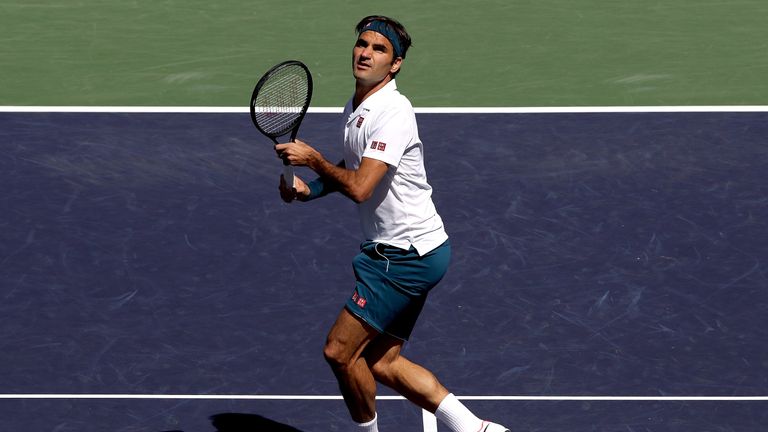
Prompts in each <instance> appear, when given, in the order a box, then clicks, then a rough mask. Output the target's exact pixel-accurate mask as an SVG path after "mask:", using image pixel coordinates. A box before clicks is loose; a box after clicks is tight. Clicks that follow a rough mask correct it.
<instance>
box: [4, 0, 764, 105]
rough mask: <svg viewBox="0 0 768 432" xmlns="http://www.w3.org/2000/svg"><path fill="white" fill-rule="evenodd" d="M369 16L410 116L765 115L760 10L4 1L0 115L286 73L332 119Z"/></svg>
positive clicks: (687, 3) (676, 1)
mask: <svg viewBox="0 0 768 432" xmlns="http://www.w3.org/2000/svg"><path fill="white" fill-rule="evenodd" d="M373 13H382V14H386V15H391V16H393V17H395V18H397V19H399V20H400V21H402V22H403V23H404V24H405V25H406V27H407V28H408V30H409V32H410V33H411V35H412V36H413V39H414V47H413V48H412V50H411V51H410V52H409V56H408V59H407V60H406V63H405V64H404V69H403V72H402V73H401V75H400V76H399V77H398V83H399V86H400V88H401V89H402V90H403V91H404V93H406V94H407V95H408V96H409V97H410V98H411V100H412V101H413V103H414V105H416V106H420V107H436V106H444V107H463V106H479V107H493V106H505V107H516V106H604V105H605V106H612V105H626V106H639V105H766V104H768V88H766V84H765V77H766V76H768V56H767V54H768V45H767V44H766V41H767V40H768V25H767V24H766V19H767V18H768V1H765V0H729V1H722V0H497V1H473V2H459V1H453V0H439V1H423V2H416V1H405V0H390V1H389V2H386V3H384V2H376V3H373V2H365V1H342V0H333V1H291V0H279V1H278V0H265V1H243V0H233V1H215V0H208V1H201V0H184V1H182V0H133V1H130V0H124V1H116V0H111V1H110V0H58V1H55V0H37V1H29V0H8V1H3V2H0V105H11V106H14V105H96V106H103V105H120V106H122V105H127V106H134V105H138V106H143V105H149V106H244V105H247V104H248V98H249V96H250V91H251V89H252V87H253V85H254V84H255V81H256V80H257V78H258V77H259V76H260V75H261V74H262V73H263V72H264V71H265V70H266V69H267V68H268V67H269V66H271V65H272V64H274V63H276V62H278V61H281V60H284V59H288V58H296V59H300V60H303V61H304V62H306V63H307V64H308V65H309V66H310V68H311V70H312V71H313V75H314V77H315V84H316V87H315V88H316V90H315V99H314V101H313V106H329V107H338V106H342V105H343V104H344V102H345V101H346V99H347V98H348V96H349V95H350V93H351V91H352V84H353V82H352V80H351V75H350V59H351V48H352V44H353V43H354V38H355V34H354V30H353V29H354V25H355V23H356V22H357V21H358V19H360V18H361V17H363V16H365V15H368V14H373Z"/></svg>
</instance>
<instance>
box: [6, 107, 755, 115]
mask: <svg viewBox="0 0 768 432" xmlns="http://www.w3.org/2000/svg"><path fill="white" fill-rule="evenodd" d="M342 111H343V108H340V107H310V108H309V112H310V113H318V114H323V113H326V114H327V113H330V114H334V113H341V112H342ZM415 111H416V113H420V114H569V113H653V112H657V113H664V112H669V113H674V112H679V113H685V112H768V105H714V106H603V107H416V108H415ZM0 112H8V113H147V114H156V113H170V114H173V113H181V114H184V113H189V114H246V113H248V112H249V108H248V107H247V106H246V107H188V106H187V107H183V106H179V107H169V106H0Z"/></svg>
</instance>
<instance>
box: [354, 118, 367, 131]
mask: <svg viewBox="0 0 768 432" xmlns="http://www.w3.org/2000/svg"><path fill="white" fill-rule="evenodd" d="M363 120H365V118H364V117H363V116H359V117H357V124H356V125H355V126H357V128H358V129H359V128H360V126H362V125H363Z"/></svg>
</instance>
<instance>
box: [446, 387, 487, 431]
mask: <svg viewBox="0 0 768 432" xmlns="http://www.w3.org/2000/svg"><path fill="white" fill-rule="evenodd" d="M435 417H437V419H438V420H440V421H441V422H443V423H445V425H446V426H448V427H449V428H450V429H451V430H452V431H453V432H478V429H480V426H481V425H482V423H483V421H482V420H480V419H479V418H477V417H476V416H475V415H474V414H472V412H471V411H470V410H469V409H467V407H465V406H464V404H462V403H461V402H459V400H458V399H456V396H454V395H453V393H451V394H449V395H448V396H446V397H445V399H443V401H442V402H440V406H438V407H437V411H436V412H435Z"/></svg>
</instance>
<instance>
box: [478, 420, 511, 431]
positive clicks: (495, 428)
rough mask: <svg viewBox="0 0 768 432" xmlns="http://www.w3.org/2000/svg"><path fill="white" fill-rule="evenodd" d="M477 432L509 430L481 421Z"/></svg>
mask: <svg viewBox="0 0 768 432" xmlns="http://www.w3.org/2000/svg"><path fill="white" fill-rule="evenodd" d="M478 432H510V431H509V429H507V428H505V427H504V426H502V425H500V424H496V423H491V422H487V421H483V424H482V425H480V430H479V431H478Z"/></svg>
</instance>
